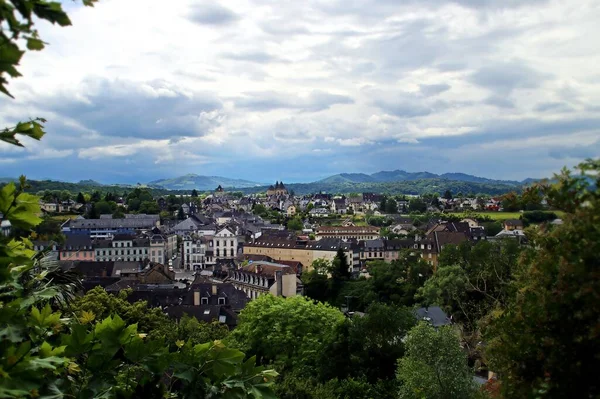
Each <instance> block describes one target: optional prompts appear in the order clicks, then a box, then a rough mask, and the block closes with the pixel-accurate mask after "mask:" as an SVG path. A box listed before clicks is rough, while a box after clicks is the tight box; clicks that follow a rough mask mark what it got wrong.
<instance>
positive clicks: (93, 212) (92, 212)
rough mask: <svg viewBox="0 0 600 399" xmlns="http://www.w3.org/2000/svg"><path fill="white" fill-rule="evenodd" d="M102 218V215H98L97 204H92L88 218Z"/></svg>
mask: <svg viewBox="0 0 600 399" xmlns="http://www.w3.org/2000/svg"><path fill="white" fill-rule="evenodd" d="M99 217H100V213H98V211H97V210H96V203H95V202H92V204H91V205H90V208H89V210H88V213H87V218H88V219H98V218H99Z"/></svg>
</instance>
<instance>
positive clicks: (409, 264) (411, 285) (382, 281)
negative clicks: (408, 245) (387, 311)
mask: <svg viewBox="0 0 600 399" xmlns="http://www.w3.org/2000/svg"><path fill="white" fill-rule="evenodd" d="M367 270H368V271H369V274H370V275H371V278H370V279H369V282H370V284H371V287H372V290H373V292H374V293H375V294H376V295H377V296H378V299H379V301H380V302H384V303H393V304H397V305H404V306H412V305H414V303H415V301H414V296H415V294H416V292H417V290H418V289H419V288H420V287H421V286H422V285H423V283H424V282H425V280H426V279H427V278H428V276H430V275H431V274H432V273H433V270H432V269H431V266H430V265H428V264H427V263H426V262H425V261H423V260H422V259H421V258H420V256H419V255H418V254H414V255H413V254H411V252H410V251H404V252H402V253H401V254H400V257H399V259H398V260H393V261H392V262H390V263H387V262H384V261H373V262H369V263H368V264H367Z"/></svg>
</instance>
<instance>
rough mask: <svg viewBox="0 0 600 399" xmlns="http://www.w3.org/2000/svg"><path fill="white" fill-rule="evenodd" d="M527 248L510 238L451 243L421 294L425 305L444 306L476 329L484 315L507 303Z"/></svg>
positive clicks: (458, 318)
mask: <svg viewBox="0 0 600 399" xmlns="http://www.w3.org/2000/svg"><path fill="white" fill-rule="evenodd" d="M523 250H524V249H523V248H522V247H521V246H519V244H518V242H517V241H516V240H510V239H509V240H503V241H500V242H490V241H479V242H478V243H476V244H473V243H471V242H469V241H466V242H464V243H461V244H460V245H459V246H453V245H447V246H445V247H444V251H443V252H442V253H441V255H440V257H439V261H438V268H437V271H436V273H435V274H434V275H433V276H432V277H431V278H430V279H429V280H427V282H425V285H424V286H423V288H421V289H420V290H419V297H420V298H421V299H422V300H423V303H424V304H428V305H440V306H442V307H444V308H445V309H446V311H449V312H450V314H452V315H454V317H455V318H456V320H457V321H459V322H462V323H464V325H465V327H466V329H467V330H468V331H473V330H474V329H475V328H476V327H477V323H478V322H479V321H480V320H481V319H482V318H483V317H484V316H486V315H488V314H489V313H490V312H491V311H492V310H493V309H495V308H496V307H498V306H504V305H505V304H506V303H507V301H508V297H509V296H510V294H511V291H512V288H511V282H512V279H513V274H514V273H515V271H516V270H515V269H516V267H515V265H516V264H517V260H518V258H519V256H521V253H522V252H523Z"/></svg>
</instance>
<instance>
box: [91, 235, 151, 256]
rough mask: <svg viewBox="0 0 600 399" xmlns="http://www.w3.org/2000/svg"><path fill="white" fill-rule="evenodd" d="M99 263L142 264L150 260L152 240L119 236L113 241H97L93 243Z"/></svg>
mask: <svg viewBox="0 0 600 399" xmlns="http://www.w3.org/2000/svg"><path fill="white" fill-rule="evenodd" d="M93 245H94V251H95V258H96V261H99V262H114V261H123V262H142V261H144V260H146V259H149V256H150V240H148V239H147V238H137V237H135V236H131V235H125V234H118V235H116V236H114V237H113V238H112V239H97V240H95V241H94V243H93Z"/></svg>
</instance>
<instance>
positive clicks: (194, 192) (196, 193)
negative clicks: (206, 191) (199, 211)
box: [192, 189, 198, 198]
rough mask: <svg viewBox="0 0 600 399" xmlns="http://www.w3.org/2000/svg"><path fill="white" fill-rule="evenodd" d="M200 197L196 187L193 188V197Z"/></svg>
mask: <svg viewBox="0 0 600 399" xmlns="http://www.w3.org/2000/svg"><path fill="white" fill-rule="evenodd" d="M197 197H198V191H196V189H193V190H192V198H197Z"/></svg>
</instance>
